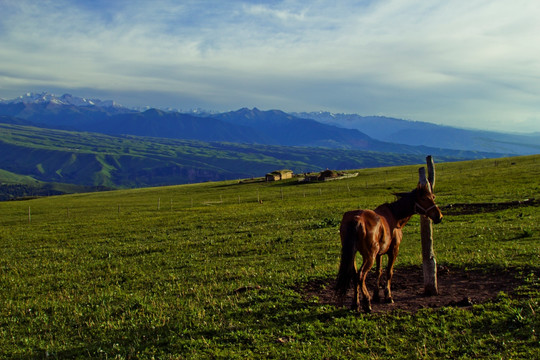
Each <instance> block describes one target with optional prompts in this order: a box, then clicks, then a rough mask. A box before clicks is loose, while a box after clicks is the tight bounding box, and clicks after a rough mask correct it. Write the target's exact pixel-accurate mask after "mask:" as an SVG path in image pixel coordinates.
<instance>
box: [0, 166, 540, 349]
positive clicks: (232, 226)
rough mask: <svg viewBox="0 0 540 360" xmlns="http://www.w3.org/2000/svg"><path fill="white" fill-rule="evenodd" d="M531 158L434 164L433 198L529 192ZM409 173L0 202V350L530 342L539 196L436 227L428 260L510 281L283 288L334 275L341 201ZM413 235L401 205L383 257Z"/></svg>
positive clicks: (353, 204) (370, 196)
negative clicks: (484, 294)
mask: <svg viewBox="0 0 540 360" xmlns="http://www.w3.org/2000/svg"><path fill="white" fill-rule="evenodd" d="M435 160H437V159H435ZM539 165H540V156H534V157H520V158H512V159H499V160H483V161H474V162H460V163H445V164H438V165H436V167H437V185H436V192H437V201H438V203H439V205H446V204H451V203H458V202H459V203H463V202H497V201H507V200H517V199H523V198H531V197H536V198H538V195H539V193H540V180H539V179H540V166H539ZM416 181H417V166H404V167H391V168H380V169H365V170H361V171H360V175H359V176H358V177H356V178H351V179H347V180H341V181H336V182H328V183H320V184H306V185H294V186H293V184H294V183H293V182H276V183H250V184H242V185H240V184H237V183H236V182H215V183H204V184H196V185H184V186H172V187H162V188H146V189H136V190H129V191H128V190H121V191H113V192H106V193H95V194H78V195H69V196H61V197H50V198H43V199H36V200H32V201H25V202H4V203H0V213H1V214H2V217H1V218H0V224H1V227H2V233H1V234H0V269H1V272H0V288H1V289H2V291H1V292H0V303H1V304H2V306H1V307H0V323H1V326H0V349H1V350H0V357H4V358H11V357H31V358H36V357H45V356H47V355H48V356H50V357H81V358H87V357H100V358H106V357H109V358H111V357H115V356H116V357H118V358H127V357H137V358H150V357H152V356H156V357H159V358H236V357H237V358H242V359H243V358H366V359H368V358H389V359H390V358H391V359H395V358H452V359H455V358H538V357H539V355H540V351H539V339H538V335H537V332H538V331H539V329H540V321H539V318H538V313H539V311H540V307H539V306H538V302H539V301H540V295H539V290H540V283H539V279H538V277H539V275H540V259H539V257H538V251H539V247H538V244H539V243H540V241H539V240H540V225H539V224H540V212H539V211H538V208H537V207H527V208H518V209H509V210H501V211H496V212H490V213H479V214H476V215H459V216H457V215H456V216H446V217H445V219H444V221H443V223H441V224H439V225H437V226H435V227H434V231H435V234H434V237H435V250H436V254H437V260H438V262H439V263H440V264H445V265H451V266H457V267H462V268H468V269H471V268H475V269H485V270H486V271H494V272H495V274H496V273H497V272H498V271H505V270H507V269H514V270H515V269H517V271H518V272H519V273H520V274H521V277H523V278H525V279H526V280H527V282H526V285H525V286H523V287H522V288H521V289H520V290H519V292H518V294H519V295H518V296H512V297H509V296H508V295H506V294H500V295H499V297H498V299H497V301H495V302H493V303H488V304H485V305H476V306H474V307H473V309H472V310H471V311H469V310H463V309H460V308H442V309H439V310H428V309H426V310H422V311H420V312H419V313H417V314H409V313H399V312H398V313H392V314H386V315H357V314H354V313H351V312H349V311H348V310H345V309H338V308H334V307H331V306H323V305H319V304H318V303H317V302H316V300H314V299H311V300H310V299H304V298H303V297H302V295H301V294H300V293H299V292H298V291H297V290H296V289H297V285H298V284H302V283H304V282H306V281H308V280H310V279H319V278H320V279H325V278H327V277H330V276H335V273H336V271H337V264H338V257H339V251H340V246H339V240H338V238H339V237H338V231H337V224H338V223H339V220H340V217H341V214H342V213H343V212H344V211H346V210H349V209H353V208H357V207H364V208H373V207H375V206H376V205H378V204H380V203H382V202H386V201H391V200H393V196H392V195H391V194H392V192H397V191H406V190H410V189H412V188H413V187H414V186H415V184H416ZM258 199H261V200H262V201H263V204H259V202H258ZM29 210H30V213H31V222H30V223H29V214H28V213H29ZM419 236H420V235H419V219H418V217H417V216H415V217H413V219H412V220H411V222H410V224H409V225H408V226H407V227H406V228H405V238H404V241H403V243H402V247H401V252H400V255H399V257H398V264H397V269H396V271H399V268H400V267H403V266H409V265H420V264H421V253H420V241H418V239H419ZM495 276H496V275H495ZM242 287H244V288H245V289H248V290H247V291H245V292H235V289H239V288H242ZM258 287H260V288H258Z"/></svg>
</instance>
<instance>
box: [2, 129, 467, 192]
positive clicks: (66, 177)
mask: <svg viewBox="0 0 540 360" xmlns="http://www.w3.org/2000/svg"><path fill="white" fill-rule="evenodd" d="M0 153H1V154H2V156H1V157H0V169H2V170H5V171H8V172H9V173H12V174H18V175H22V176H27V177H30V178H32V179H35V180H38V181H40V182H55V183H65V184H74V185H83V186H105V187H109V188H129V187H145V186H158V185H171V184H185V183H194V182H203V181H210V180H226V179H239V178H250V177H259V176H264V174H266V173H267V172H270V171H272V170H275V169H283V168H288V169H292V170H293V171H294V172H296V173H301V172H308V171H320V170H323V169H326V168H332V169H354V168H366V167H380V166H386V165H404V164H414V163H420V162H422V161H423V155H410V154H407V155H403V154H386V153H378V152H367V151H350V150H336V149H334V150H332V149H321V148H305V147H284V146H271V145H240V144H233V143H206V142H200V141H188V140H174V139H164V138H148V137H135V136H128V137H114V136H107V135H103V134H95V133H81V132H70V131H63V130H52V129H43V128H35V127H29V126H21V125H12V124H0ZM459 155H460V154H457V153H456V155H455V156H454V157H445V158H443V157H439V159H440V161H448V160H463V159H464V158H465V157H460V156H459ZM3 178H4V176H2V174H1V173H0V182H1V183H13V181H6V180H4V179H3ZM27 185H28V184H27ZM28 186H29V185H28Z"/></svg>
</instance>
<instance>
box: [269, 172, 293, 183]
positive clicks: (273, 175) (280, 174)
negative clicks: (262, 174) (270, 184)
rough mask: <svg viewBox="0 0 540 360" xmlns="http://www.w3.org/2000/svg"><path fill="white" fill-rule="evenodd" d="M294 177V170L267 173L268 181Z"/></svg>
mask: <svg viewBox="0 0 540 360" xmlns="http://www.w3.org/2000/svg"><path fill="white" fill-rule="evenodd" d="M292 177H293V172H292V170H276V171H272V172H271V173H268V174H266V181H279V180H285V179H291V178H292Z"/></svg>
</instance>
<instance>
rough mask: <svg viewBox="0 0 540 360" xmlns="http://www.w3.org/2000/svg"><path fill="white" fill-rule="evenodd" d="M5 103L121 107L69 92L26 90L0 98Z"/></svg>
mask: <svg viewBox="0 0 540 360" xmlns="http://www.w3.org/2000/svg"><path fill="white" fill-rule="evenodd" d="M0 102H2V103H5V104H17V103H24V104H40V103H53V104H57V105H73V106H99V107H122V105H120V104H118V103H116V102H114V101H112V100H99V99H86V98H82V97H78V96H73V95H71V94H64V95H62V96H56V95H54V94H51V93H48V92H42V93H33V92H28V93H26V94H24V95H21V96H19V97H16V98H15V99H11V100H0Z"/></svg>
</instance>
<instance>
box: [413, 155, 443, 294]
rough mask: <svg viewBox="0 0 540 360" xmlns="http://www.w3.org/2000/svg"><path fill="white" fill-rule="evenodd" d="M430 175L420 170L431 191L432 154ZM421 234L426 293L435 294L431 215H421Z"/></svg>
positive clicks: (421, 177)
mask: <svg viewBox="0 0 540 360" xmlns="http://www.w3.org/2000/svg"><path fill="white" fill-rule="evenodd" d="M426 164H427V168H428V175H427V178H426V173H425V169H424V168H423V167H422V168H420V169H418V171H419V176H420V179H419V183H421V184H422V183H423V184H425V183H429V185H430V187H431V191H432V192H433V191H434V190H435V166H434V164H433V158H432V157H431V156H428V157H426ZM420 234H421V238H422V268H423V272H424V295H427V296H433V295H438V294H439V287H438V285H437V261H436V260H435V253H434V251H433V224H432V221H431V219H430V218H429V217H427V216H425V215H421V216H420Z"/></svg>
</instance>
